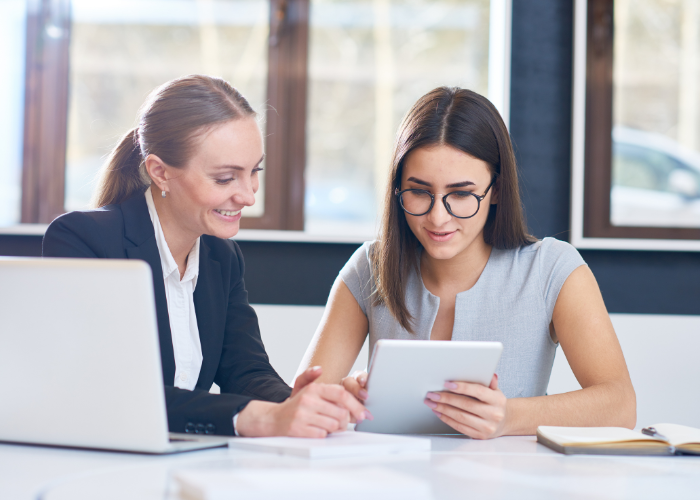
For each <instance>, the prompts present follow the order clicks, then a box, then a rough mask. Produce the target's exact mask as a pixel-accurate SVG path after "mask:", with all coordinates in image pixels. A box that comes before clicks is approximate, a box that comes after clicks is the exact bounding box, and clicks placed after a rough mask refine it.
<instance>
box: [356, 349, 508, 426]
mask: <svg viewBox="0 0 700 500" xmlns="http://www.w3.org/2000/svg"><path fill="white" fill-rule="evenodd" d="M502 351H503V344H501V343H500V342H463V341H447V342H439V341H429V340H379V341H377V343H376V344H375V346H374V352H373V353H372V364H371V366H370V370H369V377H368V378H367V392H368V393H369V397H368V398H367V401H366V403H365V406H366V407H367V409H368V410H369V411H370V412H372V415H373V416H374V420H364V421H362V422H360V423H359V424H357V427H356V430H358V431H363V432H382V433H386V434H458V432H457V431H455V430H454V429H453V428H452V427H450V426H449V425H447V424H445V423H444V422H442V420H440V419H439V418H438V417H437V416H436V415H435V414H434V413H433V411H432V410H431V409H430V408H428V406H426V405H425V404H424V403H423V400H424V399H425V395H426V393H428V392H430V391H442V390H445V388H444V384H445V382H447V381H450V380H455V381H463V382H476V383H479V384H483V385H486V386H488V385H489V384H490V383H491V378H492V377H493V374H494V372H495V370H496V365H497V364H498V360H499V359H500V357H501V352H502Z"/></svg>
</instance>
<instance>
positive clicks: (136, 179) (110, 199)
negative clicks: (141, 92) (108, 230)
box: [93, 128, 151, 207]
mask: <svg viewBox="0 0 700 500" xmlns="http://www.w3.org/2000/svg"><path fill="white" fill-rule="evenodd" d="M141 162H142V158H141V146H140V145H139V139H138V129H136V128H134V129H131V130H129V131H128V132H127V133H126V134H125V135H124V137H122V139H121V140H120V141H119V144H117V146H116V147H115V148H114V150H113V151H112V153H111V154H110V155H109V158H108V159H107V163H106V164H105V166H104V168H103V170H102V174H101V177H100V181H99V183H98V186H97V190H96V191H95V195H94V199H93V205H94V206H95V207H103V206H105V205H112V204H115V203H121V202H123V201H124V200H126V199H127V198H128V197H129V196H131V195H132V194H134V193H136V192H137V191H140V190H142V189H145V188H146V187H147V186H148V185H149V184H150V182H151V181H150V179H149V178H148V176H147V175H146V174H145V172H144V171H143V169H142V168H141Z"/></svg>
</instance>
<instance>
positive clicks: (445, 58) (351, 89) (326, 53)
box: [305, 0, 490, 236]
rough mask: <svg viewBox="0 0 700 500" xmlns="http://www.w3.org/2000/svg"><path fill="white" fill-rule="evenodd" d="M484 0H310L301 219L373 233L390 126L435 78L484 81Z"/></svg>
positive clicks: (310, 225) (464, 83)
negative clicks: (303, 212)
mask: <svg viewBox="0 0 700 500" xmlns="http://www.w3.org/2000/svg"><path fill="white" fill-rule="evenodd" d="M489 4H490V2H489V0H461V1H459V0H453V1H449V0H445V1H440V2H435V1H429V0H375V1H365V2H354V1H353V2H350V1H347V0H346V1H336V0H314V1H313V2H312V4H311V21H310V22H311V26H310V35H309V36H310V39H309V44H310V47H309V101H308V103H309V104H308V118H307V120H308V121H307V127H306V131H307V164H306V205H305V217H306V221H305V228H306V230H307V231H310V232H320V233H338V232H342V233H343V234H348V233H357V234H361V235H364V236H369V235H372V234H375V227H376V222H377V218H378V212H379V210H378V207H380V199H381V197H382V196H383V194H384V189H385V185H386V184H385V182H386V177H387V175H388V172H389V166H390V162H391V154H392V148H393V143H394V136H395V134H396V129H397V128H398V125H399V123H400V121H401V118H402V117H403V115H404V114H405V113H406V112H407V111H408V109H409V108H410V107H411V106H412V105H413V103H414V102H415V101H416V100H417V99H418V98H419V97H420V96H421V95H423V94H425V93H426V92H428V91H430V90H432V89H433V88H435V87H438V86H441V85H448V86H454V85H459V86H461V87H466V88H469V89H472V90H474V91H476V92H479V93H480V94H484V95H486V93H487V90H488V58H489V57H488V56H489V51H488V43H489Z"/></svg>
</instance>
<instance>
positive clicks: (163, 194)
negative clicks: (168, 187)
mask: <svg viewBox="0 0 700 500" xmlns="http://www.w3.org/2000/svg"><path fill="white" fill-rule="evenodd" d="M160 195H161V196H162V197H163V198H165V189H164V190H163V191H162V192H161V193H160Z"/></svg>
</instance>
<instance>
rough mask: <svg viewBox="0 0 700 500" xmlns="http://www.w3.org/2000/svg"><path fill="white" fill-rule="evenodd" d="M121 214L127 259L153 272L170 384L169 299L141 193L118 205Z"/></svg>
mask: <svg viewBox="0 0 700 500" xmlns="http://www.w3.org/2000/svg"><path fill="white" fill-rule="evenodd" d="M121 208H122V213H123V214H124V238H125V240H127V241H125V247H126V254H127V256H128V257H129V258H130V259H140V260H144V261H146V262H147V263H148V265H149V266H151V270H152V271H153V291H154V295H155V299H156V317H157V319H158V338H159V341H160V356H161V364H162V369H163V381H164V382H165V385H172V384H173V383H174V380H175V354H174V352H173V339H172V336H171V334H170V318H169V317H168V302H167V300H166V298H165V283H164V282H163V268H162V267H161V265H160V254H159V253H158V245H157V244H156V233H155V231H154V230H153V223H152V222H151V217H150V215H149V213H148V205H146V199H145V197H144V195H143V192H141V193H140V194H136V195H134V196H132V197H131V198H129V199H128V200H126V201H124V202H123V203H122V204H121Z"/></svg>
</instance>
